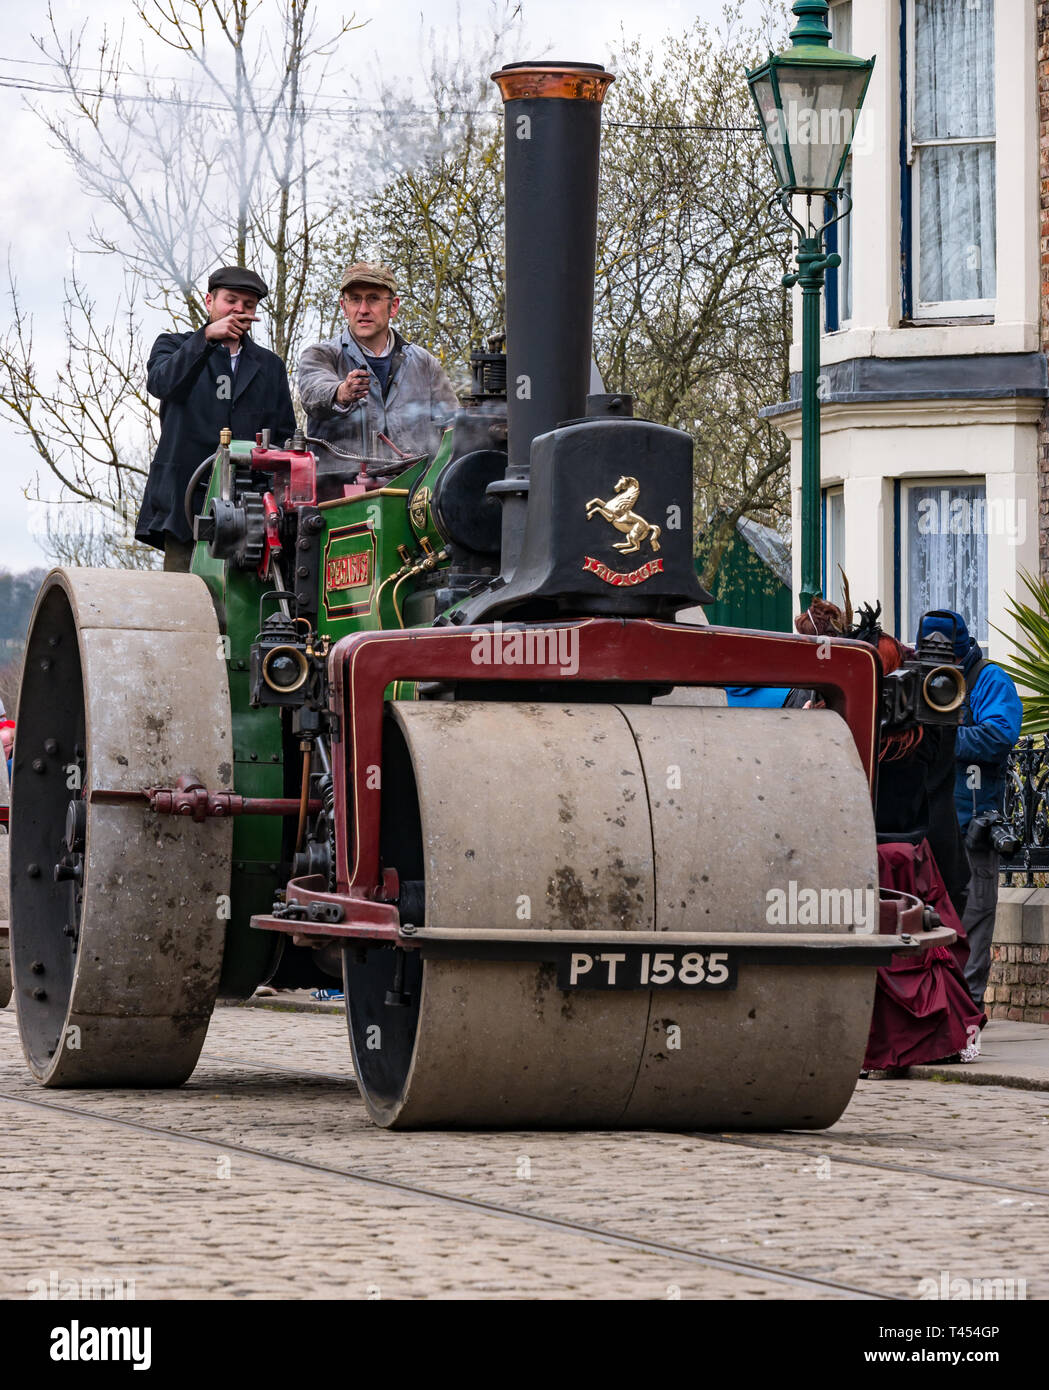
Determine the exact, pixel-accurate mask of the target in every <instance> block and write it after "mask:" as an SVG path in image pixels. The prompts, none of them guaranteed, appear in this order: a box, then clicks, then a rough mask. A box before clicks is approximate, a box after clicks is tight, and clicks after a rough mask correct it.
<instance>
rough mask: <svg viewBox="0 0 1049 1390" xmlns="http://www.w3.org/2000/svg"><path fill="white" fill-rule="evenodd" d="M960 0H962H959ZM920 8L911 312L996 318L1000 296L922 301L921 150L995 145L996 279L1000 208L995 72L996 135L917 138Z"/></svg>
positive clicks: (911, 8) (913, 12)
mask: <svg viewBox="0 0 1049 1390" xmlns="http://www.w3.org/2000/svg"><path fill="white" fill-rule="evenodd" d="M959 3H961V0H959ZM917 10H918V6H917V4H916V3H915V0H910V3H909V4H908V6H907V164H908V166H909V167H910V169H911V247H910V252H911V315H912V322H915V323H917V322H925V321H935V320H939V319H952V318H994V315H995V311H996V309H997V305H998V301H997V299H996V298H995V299H942V300H926V301H923V300H921V299H920V298H919V297H918V296H919V292H920V287H921V241H922V237H921V184H922V180H921V151H922V150H925V149H934V148H935V147H936V146H940V145H993V146H994V149H995V156H994V192H995V203H994V221H995V282H996V283H997V275H998V271H999V269H1000V267H999V266H998V264H997V232H998V218H999V216H1000V207H999V203H998V134H997V131H998V124H999V122H998V102H997V90H996V89H995V80H994V77H995V75H994V71H993V70H992V72H991V87H992V90H994V91H995V120H994V129H995V134H994V135H974V136H972V137H969V136H964V137H958V138H956V139H949V140H915V138H914V102H915V53H916V49H917V40H918V31H917V23H916V21H917ZM997 19H998V4H997V0H996V3H995V23H997ZM994 57H995V64H997V62H998V46H997V43H996V44H995V55H994Z"/></svg>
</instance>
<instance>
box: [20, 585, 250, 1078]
mask: <svg viewBox="0 0 1049 1390" xmlns="http://www.w3.org/2000/svg"><path fill="white" fill-rule="evenodd" d="M17 729H18V738H17V745H16V750H15V762H14V779H13V780H14V808H15V810H14V815H13V817H12V825H11V952H12V963H13V967H14V988H15V997H16V1002H17V1008H18V1023H19V1030H20V1032H21V1036H22V1045H23V1048H24V1050H25V1054H26V1057H27V1059H28V1062H29V1066H30V1069H31V1071H32V1072H33V1075H34V1076H35V1077H36V1078H37V1080H39V1081H40V1082H42V1083H43V1084H44V1085H47V1086H116V1085H120V1086H169V1085H177V1084H179V1083H180V1082H182V1081H184V1080H185V1079H186V1078H187V1077H188V1076H189V1075H190V1073H191V1072H192V1071H193V1068H194V1066H195V1065H196V1061H197V1057H198V1056H199V1053H200V1049H201V1047H202V1045H203V1042H204V1037H205V1034H206V1032H207V1027H208V1021H209V1019H210V1016H211V1011H212V1007H213V1005H214V1002H215V996H216V992H217V988H218V981H219V967H220V965H221V962H222V949H223V941H224V928H225V925H226V921H225V919H226V918H227V917H228V911H226V908H227V906H228V894H229V878H230V854H231V847H232V830H233V828H232V825H231V824H230V823H228V822H225V821H221V820H208V821H205V822H203V823H201V824H197V823H195V822H194V821H192V820H191V819H189V818H187V817H175V816H160V815H153V814H152V813H151V812H150V811H149V810H148V809H143V808H142V806H141V805H113V804H99V803H95V802H92V801H91V800H90V796H89V793H90V792H91V791H92V790H94V789H109V790H116V791H141V790H142V789H143V788H147V787H151V786H172V785H174V783H175V782H176V781H177V779H178V778H179V776H180V775H181V774H183V773H188V774H191V775H192V776H194V777H195V778H196V779H197V780H199V781H200V782H201V783H202V784H203V785H204V786H206V787H208V788H209V789H210V788H214V789H216V790H222V789H229V788H231V786H232V778H233V749H232V735H231V723H230V704H229V690H228V685H227V679H226V663H225V661H224V660H223V650H222V645H221V641H220V637H219V631H218V624H217V622H216V618H215V613H214V609H213V607H212V603H211V598H210V595H209V593H208V590H207V587H206V585H205V584H204V582H203V581H202V580H201V579H198V578H197V577H196V576H194V575H182V574H165V573H158V572H128V571H113V570H90V569H69V570H54V571H52V572H51V574H49V575H48V577H47V579H46V580H45V581H44V585H43V587H42V589H41V591H40V594H39V596H38V598H37V602H36V607H35V609H34V611H33V617H32V620H31V624H30V630H29V637H28V641H27V646H26V657H25V670H24V675H23V679H22V689H21V697H20V700H19V707H18V719H17Z"/></svg>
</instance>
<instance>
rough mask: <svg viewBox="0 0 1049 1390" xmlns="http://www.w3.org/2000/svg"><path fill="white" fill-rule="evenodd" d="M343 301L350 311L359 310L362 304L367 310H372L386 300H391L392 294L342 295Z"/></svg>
mask: <svg viewBox="0 0 1049 1390" xmlns="http://www.w3.org/2000/svg"><path fill="white" fill-rule="evenodd" d="M342 297H343V299H345V301H346V303H347V304H349V306H350V308H351V309H359V308H360V307H361V305H362V304H365V305H367V307H368V308H369V309H374V308H376V307H377V306H378V305H380V304H382V303H383V302H384V301H385V300H387V299H392V298H393V295H392V294H343V296H342Z"/></svg>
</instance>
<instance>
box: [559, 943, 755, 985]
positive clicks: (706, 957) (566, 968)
mask: <svg viewBox="0 0 1049 1390" xmlns="http://www.w3.org/2000/svg"><path fill="white" fill-rule="evenodd" d="M557 987H558V989H735V988H736V960H735V957H734V956H733V955H732V954H731V952H729V951H690V950H688V948H687V947H684V946H679V947H677V948H676V949H673V950H668V951H641V950H638V949H637V947H633V948H630V947H624V948H623V950H621V951H613V950H611V949H602V950H595V951H573V950H572V949H571V948H570V947H565V948H564V950H562V951H560V952H559V953H558V956H557Z"/></svg>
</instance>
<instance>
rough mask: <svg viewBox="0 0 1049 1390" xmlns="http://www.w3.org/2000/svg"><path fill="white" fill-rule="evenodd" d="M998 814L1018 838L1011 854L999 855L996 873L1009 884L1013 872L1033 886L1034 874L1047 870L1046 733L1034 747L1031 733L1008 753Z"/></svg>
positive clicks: (1048, 792)
mask: <svg viewBox="0 0 1049 1390" xmlns="http://www.w3.org/2000/svg"><path fill="white" fill-rule="evenodd" d="M1002 814H1003V815H1004V816H1005V819H1006V820H1007V821H1008V822H1009V824H1010V826H1011V827H1012V828H1013V830H1014V831H1015V832H1016V834H1017V835H1018V836H1019V837H1020V847H1019V848H1018V849H1017V851H1016V853H1015V854H1012V855H1010V856H1009V857H1008V858H1006V857H1005V856H1004V855H1003V856H1002V860H1001V866H1000V872H1001V873H1003V874H1005V876H1006V878H1005V882H1006V884H1007V885H1011V884H1012V882H1013V878H1014V876H1015V875H1017V874H1021V875H1023V878H1024V885H1021V886H1026V887H1028V888H1033V887H1034V875H1035V874H1044V873H1049V734H1043V735H1042V738H1041V742H1040V744H1039V745H1037V746H1036V744H1035V740H1034V736H1033V735H1031V734H1028V735H1026V736H1025V737H1024V738H1021V739H1020V740H1019V742H1018V743H1017V745H1016V747H1015V748H1014V749H1013V751H1012V752H1011V753H1010V755H1009V763H1008V766H1007V767H1006V771H1005V794H1004V799H1003V803H1002Z"/></svg>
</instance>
